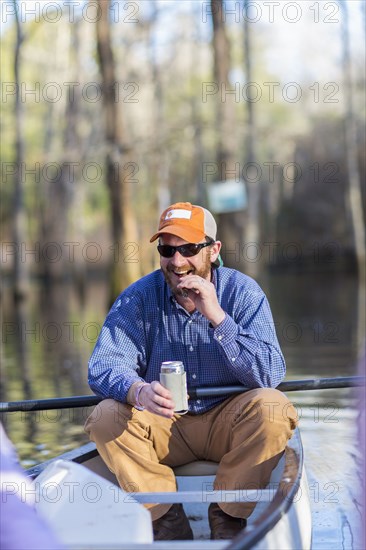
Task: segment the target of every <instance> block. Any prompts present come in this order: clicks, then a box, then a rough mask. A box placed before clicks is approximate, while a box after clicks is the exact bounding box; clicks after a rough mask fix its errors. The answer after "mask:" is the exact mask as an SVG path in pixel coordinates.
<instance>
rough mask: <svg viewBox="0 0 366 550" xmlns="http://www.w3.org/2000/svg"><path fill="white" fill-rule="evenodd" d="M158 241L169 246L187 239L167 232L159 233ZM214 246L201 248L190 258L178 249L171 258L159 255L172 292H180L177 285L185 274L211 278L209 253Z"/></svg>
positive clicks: (182, 242)
mask: <svg viewBox="0 0 366 550" xmlns="http://www.w3.org/2000/svg"><path fill="white" fill-rule="evenodd" d="M159 242H160V244H168V245H170V246H180V245H182V244H187V241H184V240H183V239H180V238H179V237H175V236H174V235H169V234H168V233H166V234H163V235H161V237H160V241H159ZM200 242H202V243H203V242H205V241H204V240H202V241H200ZM214 247H215V245H212V246H207V247H205V248H202V250H200V251H199V252H198V254H196V256H191V257H190V258H184V257H183V256H182V255H181V254H180V253H179V252H178V251H176V252H175V254H174V256H172V257H171V258H163V256H160V266H161V269H162V271H163V273H164V277H165V280H166V282H167V283H168V285H169V286H170V289H171V291H172V292H173V294H176V293H178V294H180V293H181V292H180V291H178V292H177V285H178V283H179V281H180V279H181V278H182V277H183V276H185V275H198V276H199V277H202V278H203V279H206V280H208V281H210V280H211V253H212V248H214Z"/></svg>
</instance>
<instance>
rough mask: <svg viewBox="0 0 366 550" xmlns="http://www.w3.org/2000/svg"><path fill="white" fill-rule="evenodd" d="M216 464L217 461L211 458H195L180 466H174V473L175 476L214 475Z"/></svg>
mask: <svg viewBox="0 0 366 550" xmlns="http://www.w3.org/2000/svg"><path fill="white" fill-rule="evenodd" d="M218 466H219V465H218V463H217V462H212V461H211V460H195V461H194V462H189V463H188V464H183V465H182V466H176V467H175V468H174V473H175V475H176V476H214V475H216V472H217V468H218Z"/></svg>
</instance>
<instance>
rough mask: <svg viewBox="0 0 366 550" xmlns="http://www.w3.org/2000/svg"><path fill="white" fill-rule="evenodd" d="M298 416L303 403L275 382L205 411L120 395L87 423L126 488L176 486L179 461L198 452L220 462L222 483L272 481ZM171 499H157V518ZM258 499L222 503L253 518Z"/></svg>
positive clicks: (194, 457) (231, 486)
mask: <svg viewBox="0 0 366 550" xmlns="http://www.w3.org/2000/svg"><path fill="white" fill-rule="evenodd" d="M296 424H297V414H296V410H295V408H294V407H293V405H292V404H291V403H290V401H289V400H288V399H287V397H286V396H285V395H284V394H282V393H281V392H279V391H278V390H274V389H267V388H259V389H255V390H250V391H248V392H246V393H243V394H241V395H238V396H235V397H231V398H229V399H226V400H225V401H224V402H223V403H221V404H220V405H218V406H217V407H215V408H214V409H211V410H210V411H208V412H207V413H205V414H201V415H191V414H187V415H183V416H179V415H176V416H174V417H173V418H172V419H167V418H163V417H161V416H157V415H155V414H152V413H149V412H148V411H138V410H137V409H135V408H134V407H131V406H130V405H126V404H123V403H119V402H118V401H114V400H112V399H106V400H104V401H102V402H101V403H100V404H99V405H97V407H96V408H95V409H94V411H93V413H92V414H91V415H90V416H89V418H88V419H87V421H86V424H85V430H86V432H87V433H88V434H89V436H90V439H91V440H93V441H94V442H95V443H96V446H97V448H98V451H99V454H100V456H101V457H102V458H103V460H104V462H105V463H106V464H107V466H108V467H109V469H110V470H111V471H112V472H113V473H114V474H115V475H116V477H117V479H118V482H119V484H120V486H121V487H122V489H124V490H125V491H129V492H130V491H136V492H154V491H159V492H165V491H176V481H175V476H174V473H173V470H172V467H175V466H179V465H182V464H187V463H188V462H192V461H194V460H212V461H215V462H219V463H220V464H219V467H218V471H217V474H216V478H215V483H214V488H215V489H217V490H220V489H221V490H225V489H226V490H227V489H246V488H250V489H254V488H264V487H265V486H266V484H267V483H268V481H269V479H270V476H271V472H272V470H273V468H274V467H275V466H276V464H277V462H278V461H279V459H280V457H281V455H282V453H283V451H284V449H285V447H286V444H287V441H288V439H290V438H291V436H292V433H293V430H294V429H295V427H296ZM170 506H171V505H170V504H150V505H147V507H148V508H149V509H150V512H151V515H152V519H153V520H155V519H158V518H159V517H161V516H162V515H163V514H165V513H166V512H167V511H168V510H169V508H170ZM254 506H255V504H254V503H220V507H221V508H222V509H223V510H224V511H225V512H226V513H227V514H230V515H232V516H234V517H241V518H246V517H248V516H249V515H250V513H251V512H252V511H253V508H254Z"/></svg>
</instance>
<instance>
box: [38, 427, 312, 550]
mask: <svg viewBox="0 0 366 550" xmlns="http://www.w3.org/2000/svg"><path fill="white" fill-rule="evenodd" d="M216 467H217V465H216V464H214V463H212V462H203V461H200V462H193V463H191V464H187V465H185V466H180V467H179V468H176V469H175V474H176V477H177V483H178V491H177V492H176V493H125V492H123V491H122V490H121V489H120V488H119V487H118V483H117V481H116V478H115V477H114V475H113V474H112V473H111V472H110V471H109V470H108V468H107V467H106V466H105V465H104V463H103V461H102V460H101V458H100V456H99V454H98V452H97V450H96V448H95V445H94V443H88V444H86V445H84V446H82V447H80V448H78V449H75V450H74V451H70V452H68V453H65V454H64V455H61V456H59V457H57V458H55V459H52V460H50V461H47V462H44V463H42V464H39V465H37V466H35V467H33V468H31V469H30V470H28V471H27V474H28V475H29V476H31V477H32V478H33V480H34V484H35V494H36V498H35V501H36V507H37V508H38V511H39V513H40V515H42V516H43V517H44V518H45V519H46V521H47V522H48V523H50V524H51V526H52V528H53V529H54V530H55V531H56V533H57V535H58V536H59V538H60V539H61V541H62V542H63V543H64V544H65V546H66V547H67V548H72V549H73V550H76V549H80V550H84V549H86V548H89V549H96V548H98V549H99V550H101V549H105V550H117V549H118V550H145V549H146V550H147V549H154V550H158V549H165V550H168V549H171V548H174V549H176V550H178V549H179V550H180V549H181V550H184V549H190V550H196V549H197V550H204V549H207V550H214V549H215V550H218V549H224V548H225V549H227V550H247V549H258V550H259V549H261V550H270V549H273V550H286V549H288V550H294V549H299V550H307V549H310V548H311V509H310V499H309V491H308V485H307V480H306V473H305V469H304V455H303V448H302V443H301V438H300V433H299V430H295V433H294V435H293V437H292V439H291V440H290V441H289V443H288V446H287V448H286V451H285V453H284V455H283V457H282V458H281V460H280V462H279V464H278V465H277V467H276V468H275V470H273V472H272V476H271V480H270V483H269V485H268V486H267V488H266V489H263V490H259V491H257V490H247V491H217V492H215V491H214V490H213V485H212V484H213V480H214V476H215V469H216ZM230 499H231V500H236V501H237V500H239V499H240V500H252V501H255V502H257V504H256V507H255V510H254V512H253V513H252V515H251V516H250V517H249V519H248V524H247V526H246V528H245V529H243V531H242V532H241V533H240V534H239V535H238V536H236V537H235V538H234V539H232V540H226V541H225V540H224V541H211V540H210V531H209V527H208V522H207V508H208V505H209V503H210V502H218V501H220V500H221V501H226V502H228V501H229V500H230ZM146 502H182V503H183V506H184V509H185V511H186V514H187V516H188V518H189V520H190V524H191V527H192V530H193V533H194V540H193V541H167V542H161V541H159V542H158V541H156V542H154V541H153V538H152V526H151V520H150V513H149V512H148V511H147V510H146V509H145V507H144V506H143V504H142V503H146Z"/></svg>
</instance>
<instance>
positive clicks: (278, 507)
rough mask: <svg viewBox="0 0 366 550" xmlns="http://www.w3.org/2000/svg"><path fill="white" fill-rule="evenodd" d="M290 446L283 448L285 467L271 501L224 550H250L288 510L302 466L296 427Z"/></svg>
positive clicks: (302, 457) (301, 450)
mask: <svg viewBox="0 0 366 550" xmlns="http://www.w3.org/2000/svg"><path fill="white" fill-rule="evenodd" d="M290 441H291V443H292V445H291V446H287V447H286V449H285V453H286V459H285V468H284V471H283V474H282V476H281V485H280V487H279V488H278V490H277V491H276V493H275V496H274V498H273V500H272V501H271V503H270V504H269V505H268V507H266V509H265V511H264V512H263V514H261V515H260V516H259V517H258V518H257V519H256V521H255V522H254V523H253V524H252V525H251V526H250V527H249V526H247V527H246V528H245V529H243V531H242V532H241V533H239V535H237V536H236V537H235V538H234V539H233V540H232V541H231V542H230V544H229V545H228V546H227V547H226V549H225V550H250V549H252V548H253V546H254V545H255V544H257V543H258V542H260V541H261V540H263V538H264V537H265V536H266V534H267V533H269V531H270V530H271V529H273V527H274V526H275V525H276V524H277V523H278V522H279V521H280V519H281V518H282V517H283V516H284V515H285V514H286V513H287V512H288V511H289V509H290V507H291V506H292V504H293V502H294V499H295V497H296V494H297V492H298V490H299V488H300V483H301V477H302V472H303V467H304V454H303V447H302V442H301V437H300V432H299V430H298V429H296V430H295V432H294V434H293V436H292V438H291V440H290Z"/></svg>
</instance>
